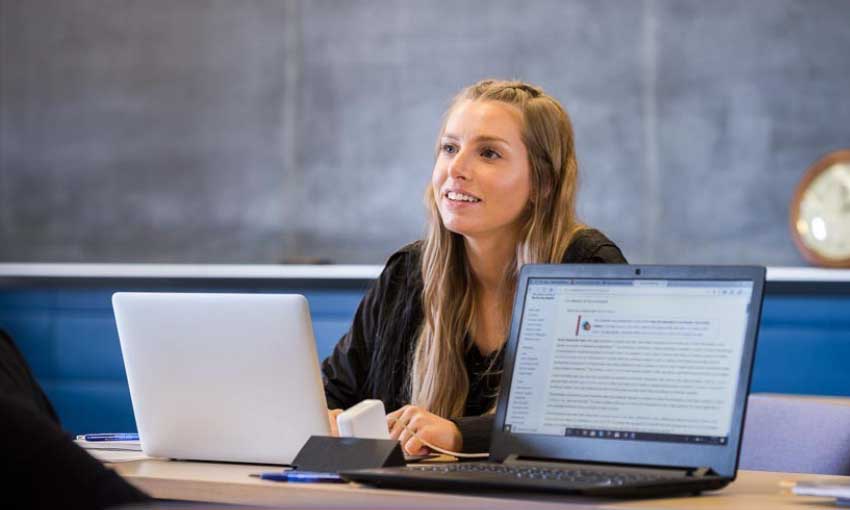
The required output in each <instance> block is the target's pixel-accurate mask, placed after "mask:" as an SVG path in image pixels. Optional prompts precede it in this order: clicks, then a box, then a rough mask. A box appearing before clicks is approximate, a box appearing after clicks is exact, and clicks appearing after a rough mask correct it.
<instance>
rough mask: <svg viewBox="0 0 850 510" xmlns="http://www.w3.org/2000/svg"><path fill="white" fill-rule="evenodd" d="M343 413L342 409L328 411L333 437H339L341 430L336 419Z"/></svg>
mask: <svg viewBox="0 0 850 510" xmlns="http://www.w3.org/2000/svg"><path fill="white" fill-rule="evenodd" d="M340 413H342V409H329V410H328V423H329V424H330V426H331V435H332V436H339V428H337V426H336V417H337V416H339V415H340Z"/></svg>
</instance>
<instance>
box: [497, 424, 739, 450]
mask: <svg viewBox="0 0 850 510" xmlns="http://www.w3.org/2000/svg"><path fill="white" fill-rule="evenodd" d="M512 429H513V427H511V426H510V425H507V424H506V425H505V427H504V431H505V432H513V433H515V434H517V433H519V434H523V433H525V434H527V433H532V434H533V433H535V432H533V431H530V430H512ZM547 435H549V434H547ZM563 435H564V436H566V437H584V438H589V439H613V440H615V441H656V442H660V443H689V444H704V445H711V446H724V445H726V443H727V442H728V441H729V438H728V437H727V436H691V435H681V434H658V433H653V432H636V431H624V430H602V429H576V428H568V429H565V430H564V434H563Z"/></svg>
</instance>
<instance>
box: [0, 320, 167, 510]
mask: <svg viewBox="0 0 850 510" xmlns="http://www.w3.org/2000/svg"><path fill="white" fill-rule="evenodd" d="M0 476H2V477H3V487H4V497H5V498H6V499H9V500H10V501H17V502H18V503H17V505H18V506H19V507H20V508H51V509H52V508H92V509H99V508H108V507H112V506H119V505H127V504H130V503H142V502H148V501H151V498H150V497H149V496H147V495H146V494H144V493H143V492H141V491H140V490H139V489H137V488H135V487H133V486H132V485H130V484H129V483H127V482H126V481H125V480H124V479H123V478H121V477H120V476H119V475H118V474H117V473H115V472H114V471H113V470H111V469H108V468H106V467H105V466H104V465H103V464H101V463H100V461H99V460H97V459H95V458H94V457H92V456H91V455H89V454H88V453H87V452H86V451H85V450H83V449H82V448H80V447H79V446H77V445H76V444H74V442H73V441H72V440H71V438H70V437H69V436H68V434H67V433H66V432H65V431H64V430H62V428H61V427H60V426H59V419H58V418H57V416H56V413H55V411H54V410H53V406H52V405H51V404H50V401H49V400H48V399H47V397H46V396H45V395H44V392H43V391H42V390H41V387H40V386H39V385H38V382H36V380H35V378H34V377H33V376H32V372H31V371H30V368H29V366H28V365H27V363H26V360H25V359H24V357H23V356H22V355H21V352H20V351H19V350H18V347H17V346H16V345H15V343H14V342H13V341H12V339H11V338H10V337H9V336H8V335H6V334H5V333H4V332H3V331H2V330H0Z"/></svg>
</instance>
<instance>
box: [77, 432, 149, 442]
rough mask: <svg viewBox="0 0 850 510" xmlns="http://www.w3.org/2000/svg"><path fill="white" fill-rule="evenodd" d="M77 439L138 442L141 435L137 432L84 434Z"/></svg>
mask: <svg viewBox="0 0 850 510" xmlns="http://www.w3.org/2000/svg"><path fill="white" fill-rule="evenodd" d="M77 439H85V440H86V441H138V440H139V434H138V433H136V432H111V433H110V432H104V433H100V434H83V435H80V436H77Z"/></svg>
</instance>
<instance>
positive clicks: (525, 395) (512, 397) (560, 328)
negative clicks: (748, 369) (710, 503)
mask: <svg viewBox="0 0 850 510" xmlns="http://www.w3.org/2000/svg"><path fill="white" fill-rule="evenodd" d="M752 291H753V284H752V282H751V281H704V280H701V281H686V280H669V281H666V280H665V281H659V280H623V279H610V280H586V279H585V280H582V279H551V278H530V279H529V282H528V287H527V290H526V296H525V306H524V310H523V315H522V323H521V324H520V331H519V341H518V343H517V348H516V358H515V361H514V369H513V376H512V379H511V387H510V393H509V396H508V409H507V414H506V418H505V425H504V430H505V431H506V432H511V433H514V434H522V433H530V434H547V435H559V436H579V437H587V438H602V439H615V440H627V441H667V442H688V443H705V444H714V445H724V444H726V442H727V441H728V436H729V429H730V426H731V421H732V411H733V408H734V398H735V391H736V388H737V385H738V376H739V373H740V360H741V350H742V348H743V344H744V339H745V334H746V328H747V314H748V313H749V309H750V306H749V305H750V299H751V297H752Z"/></svg>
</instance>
